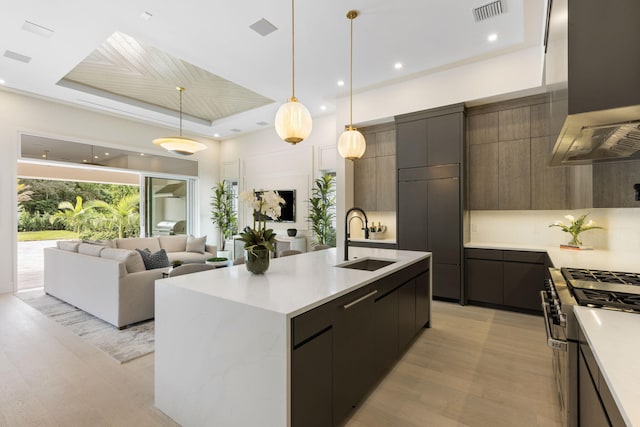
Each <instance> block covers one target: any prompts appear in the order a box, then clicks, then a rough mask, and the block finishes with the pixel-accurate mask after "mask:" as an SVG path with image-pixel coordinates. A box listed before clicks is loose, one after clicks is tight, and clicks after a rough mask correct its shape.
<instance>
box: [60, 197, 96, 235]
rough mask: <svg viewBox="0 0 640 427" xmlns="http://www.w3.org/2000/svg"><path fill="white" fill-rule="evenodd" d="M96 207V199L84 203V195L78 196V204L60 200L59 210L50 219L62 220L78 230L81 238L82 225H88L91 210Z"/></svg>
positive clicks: (70, 227) (68, 227) (67, 225)
mask: <svg viewBox="0 0 640 427" xmlns="http://www.w3.org/2000/svg"><path fill="white" fill-rule="evenodd" d="M95 207H96V204H95V201H94V200H90V201H88V202H87V203H85V204H83V203H82V197H81V196H76V204H75V205H74V204H72V203H71V202H60V204H59V205H58V209H59V211H58V212H56V213H55V214H53V215H51V216H50V217H49V221H50V222H51V223H52V224H53V223H54V222H57V221H60V222H62V223H63V224H64V225H65V226H66V227H67V229H70V230H73V231H75V232H76V235H77V237H78V238H80V232H81V231H82V227H83V226H85V225H87V224H88V223H89V222H90V220H91V219H92V218H91V210H92V209H94V208H95Z"/></svg>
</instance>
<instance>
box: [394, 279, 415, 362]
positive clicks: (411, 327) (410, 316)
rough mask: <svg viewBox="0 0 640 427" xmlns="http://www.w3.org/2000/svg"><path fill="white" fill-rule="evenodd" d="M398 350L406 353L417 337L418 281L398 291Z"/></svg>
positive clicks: (412, 281) (409, 283)
mask: <svg viewBox="0 0 640 427" xmlns="http://www.w3.org/2000/svg"><path fill="white" fill-rule="evenodd" d="M398 308H399V310H398V311H399V312H398V350H399V351H404V349H405V348H407V346H408V345H409V344H410V343H411V341H412V340H413V337H415V336H416V280H415V279H413V280H410V281H409V282H407V283H405V284H404V285H402V287H400V289H398Z"/></svg>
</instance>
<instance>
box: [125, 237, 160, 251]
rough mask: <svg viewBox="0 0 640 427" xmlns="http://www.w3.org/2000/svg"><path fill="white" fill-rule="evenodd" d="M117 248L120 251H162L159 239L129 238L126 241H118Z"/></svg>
mask: <svg viewBox="0 0 640 427" xmlns="http://www.w3.org/2000/svg"><path fill="white" fill-rule="evenodd" d="M116 246H117V247H118V248H120V249H129V250H130V251H133V250H136V249H145V248H146V249H149V250H150V251H151V252H157V251H159V250H160V242H159V241H158V238H157V237H129V238H126V239H116Z"/></svg>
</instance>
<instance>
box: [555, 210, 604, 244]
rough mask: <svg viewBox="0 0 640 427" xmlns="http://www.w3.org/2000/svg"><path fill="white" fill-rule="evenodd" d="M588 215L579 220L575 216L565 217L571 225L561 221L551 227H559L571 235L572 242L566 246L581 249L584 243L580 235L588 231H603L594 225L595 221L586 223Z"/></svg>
mask: <svg viewBox="0 0 640 427" xmlns="http://www.w3.org/2000/svg"><path fill="white" fill-rule="evenodd" d="M587 215H589V214H588V213H586V214H584V215H582V216H580V217H579V218H578V219H575V218H574V217H573V215H565V216H564V217H565V218H566V219H568V220H569V225H565V224H563V223H562V222H561V221H556V222H554V223H553V224H550V225H549V227H558V228H560V229H562V231H564V232H565V233H569V234H570V235H571V241H569V243H568V244H567V245H565V246H570V247H575V248H580V247H582V241H581V240H580V237H579V236H580V233H582V232H584V231H588V230H595V229H598V228H599V229H602V227H598V226H596V225H593V221H591V220H590V221H589V222H588V223H586V224H585V223H584V222H585V221H586V219H587Z"/></svg>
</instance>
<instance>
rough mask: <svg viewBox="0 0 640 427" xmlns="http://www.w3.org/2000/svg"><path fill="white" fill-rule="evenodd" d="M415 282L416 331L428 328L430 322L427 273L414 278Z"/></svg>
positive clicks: (429, 293)
mask: <svg viewBox="0 0 640 427" xmlns="http://www.w3.org/2000/svg"><path fill="white" fill-rule="evenodd" d="M415 282H416V324H415V325H416V330H415V332H416V333H418V332H419V331H420V329H422V328H424V327H427V326H429V324H430V321H431V284H430V283H429V271H426V272H424V273H422V274H420V275H419V276H418V277H416V278H415Z"/></svg>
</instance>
